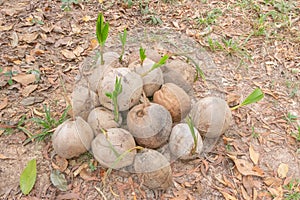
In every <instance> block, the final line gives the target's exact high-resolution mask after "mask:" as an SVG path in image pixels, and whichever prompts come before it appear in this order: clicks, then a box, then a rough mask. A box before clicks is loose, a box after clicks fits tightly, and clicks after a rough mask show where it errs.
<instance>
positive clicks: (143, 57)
mask: <svg viewBox="0 0 300 200" xmlns="http://www.w3.org/2000/svg"><path fill="white" fill-rule="evenodd" d="M145 52H146V49H143V47H140V59H141V65H143V63H144V60H145V59H146V57H147V56H146V54H145Z"/></svg>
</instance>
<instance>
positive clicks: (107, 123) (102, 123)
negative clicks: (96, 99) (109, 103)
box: [87, 107, 122, 135]
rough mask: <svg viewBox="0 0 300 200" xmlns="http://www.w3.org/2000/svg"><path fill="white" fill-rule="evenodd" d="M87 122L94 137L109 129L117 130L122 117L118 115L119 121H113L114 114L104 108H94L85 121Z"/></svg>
mask: <svg viewBox="0 0 300 200" xmlns="http://www.w3.org/2000/svg"><path fill="white" fill-rule="evenodd" d="M87 122H88V123H89V125H90V126H91V128H92V129H93V131H94V133H95V135H98V134H99V133H102V130H103V129H104V130H106V129H109V128H118V127H120V125H121V123H122V117H121V115H119V121H118V122H116V121H115V116H114V113H113V112H112V111H111V110H108V109H107V108H104V107H97V108H94V109H93V110H92V111H91V112H90V114H89V116H88V119H87Z"/></svg>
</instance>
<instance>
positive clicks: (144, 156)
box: [134, 149, 172, 189]
mask: <svg viewBox="0 0 300 200" xmlns="http://www.w3.org/2000/svg"><path fill="white" fill-rule="evenodd" d="M134 170H135V172H136V173H138V174H139V175H140V178H141V179H142V180H141V181H142V182H143V184H144V185H145V186H147V187H149V188H150V189H167V188H168V187H170V186H171V185H172V169H171V166H170V163H169V161H168V160H167V159H166V158H165V157H164V156H163V155H162V154H161V153H159V152H158V151H155V150H152V149H143V150H141V151H140V152H138V153H137V154H136V156H135V159H134Z"/></svg>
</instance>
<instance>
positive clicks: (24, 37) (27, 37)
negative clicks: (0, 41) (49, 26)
mask: <svg viewBox="0 0 300 200" xmlns="http://www.w3.org/2000/svg"><path fill="white" fill-rule="evenodd" d="M19 36H20V37H19V38H20V40H21V41H24V42H27V43H32V42H33V41H34V40H36V39H37V37H38V36H39V34H38V33H27V34H20V35H19Z"/></svg>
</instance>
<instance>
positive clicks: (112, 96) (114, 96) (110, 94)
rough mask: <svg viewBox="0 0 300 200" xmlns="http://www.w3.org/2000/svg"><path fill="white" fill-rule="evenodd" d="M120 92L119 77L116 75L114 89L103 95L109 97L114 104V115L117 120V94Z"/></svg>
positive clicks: (117, 120)
mask: <svg viewBox="0 0 300 200" xmlns="http://www.w3.org/2000/svg"><path fill="white" fill-rule="evenodd" d="M121 92H122V84H121V78H118V77H116V82H115V89H114V91H112V92H107V93H105V95H106V96H107V97H108V98H110V99H111V100H112V102H113V104H114V115H115V121H116V122H117V123H118V122H119V106H118V95H119V94H121Z"/></svg>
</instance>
